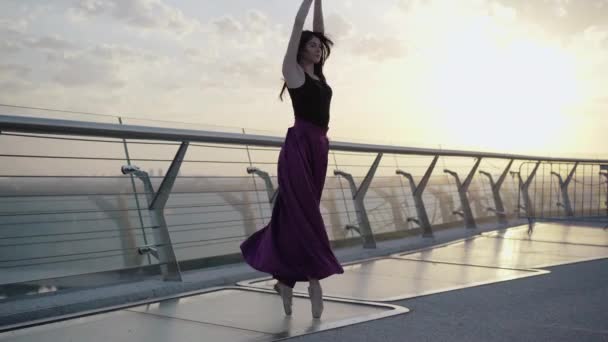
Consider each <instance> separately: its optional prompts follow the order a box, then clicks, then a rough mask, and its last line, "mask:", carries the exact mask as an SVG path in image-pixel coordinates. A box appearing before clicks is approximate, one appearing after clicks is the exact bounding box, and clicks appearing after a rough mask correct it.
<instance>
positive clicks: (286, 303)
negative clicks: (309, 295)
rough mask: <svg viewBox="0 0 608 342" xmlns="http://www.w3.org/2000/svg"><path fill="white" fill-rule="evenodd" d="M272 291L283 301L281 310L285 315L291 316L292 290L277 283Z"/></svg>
mask: <svg viewBox="0 0 608 342" xmlns="http://www.w3.org/2000/svg"><path fill="white" fill-rule="evenodd" d="M274 290H275V291H277V293H278V294H279V295H280V296H281V299H282V300H283V310H284V311H285V315H287V316H291V305H292V298H293V289H292V288H291V287H289V286H287V285H284V284H282V283H280V282H277V283H276V284H275V285H274Z"/></svg>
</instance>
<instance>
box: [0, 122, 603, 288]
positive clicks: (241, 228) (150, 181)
mask: <svg viewBox="0 0 608 342" xmlns="http://www.w3.org/2000/svg"><path fill="white" fill-rule="evenodd" d="M282 143H283V138H281V137H273V136H263V135H253V134H246V133H245V132H244V130H243V133H229V132H214V131H203V130H193V129H175V128H161V127H151V126H141V125H127V124H125V122H124V120H122V119H121V118H118V122H117V123H96V122H86V121H73V120H57V119H46V118H39V117H25V116H8V115H0V158H1V159H0V160H2V163H1V165H2V168H1V171H0V272H1V273H2V275H3V276H2V277H0V278H1V279H0V285H2V284H14V283H26V282H33V281H37V280H40V279H48V278H58V277H66V276H74V275H81V274H90V273H99V272H104V271H111V270H124V269H134V270H139V269H141V268H142V267H147V266H150V265H153V266H155V267H160V268H161V273H162V275H163V277H164V279H167V280H179V279H180V265H181V264H183V263H184V262H187V261H191V260H201V259H205V258H212V257H221V256H225V255H231V254H237V253H238V252H239V249H238V246H239V245H240V243H241V242H242V241H243V240H244V239H245V238H246V237H247V236H249V235H250V234H252V233H253V232H255V231H256V230H257V229H259V228H261V227H262V226H263V225H264V224H266V223H267V222H268V219H269V218H270V214H271V206H272V203H273V201H274V198H275V195H276V191H280V189H277V188H276V184H277V182H276V174H275V173H274V172H275V170H276V161H277V158H278V152H279V148H280V147H281V145H282ZM329 161H330V163H329V168H330V170H329V172H328V176H327V180H326V187H325V190H324V193H323V197H322V200H321V211H322V214H323V217H324V220H325V222H326V226H327V229H328V235H329V237H330V239H331V240H332V241H333V242H334V243H339V242H340V241H345V240H353V239H360V241H361V243H362V245H363V246H364V247H366V248H374V247H375V244H376V239H377V238H380V237H383V236H395V235H399V234H400V233H406V232H408V231H410V230H412V229H419V230H420V232H421V234H422V235H423V236H426V237H432V236H433V229H434V228H437V227H445V226H457V225H464V226H466V227H468V228H470V229H475V227H476V226H477V224H478V223H479V222H495V223H497V224H500V225H506V224H508V223H509V220H512V219H513V218H517V217H520V216H531V217H543V218H550V217H573V216H585V217H587V216H594V217H601V216H604V217H605V216H606V215H608V212H607V210H608V209H607V208H606V201H608V199H607V197H606V196H608V192H607V191H606V180H607V179H608V176H607V175H606V166H605V165H608V160H600V159H579V158H549V157H542V156H531V155H513V154H500V153H484V152H474V151H458V150H443V149H425V148H411V147H400V146H390V145H374V144H361V143H350V142H340V141H331V142H330V156H329ZM144 170H147V171H144ZM164 170H166V171H164Z"/></svg>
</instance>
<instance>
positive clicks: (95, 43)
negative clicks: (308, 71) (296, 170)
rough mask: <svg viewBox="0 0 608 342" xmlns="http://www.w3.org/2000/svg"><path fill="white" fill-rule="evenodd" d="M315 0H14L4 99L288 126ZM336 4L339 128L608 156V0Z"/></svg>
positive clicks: (445, 143) (1, 28)
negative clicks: (303, 31)
mask: <svg viewBox="0 0 608 342" xmlns="http://www.w3.org/2000/svg"><path fill="white" fill-rule="evenodd" d="M299 4H300V1H298V0H53V1H42V0H0V103H3V104H11V105H24V106H35V107H44V108H59V109H66V110H75V111H83V112H96V113H105V114H112V115H122V116H127V117H135V118H144V119H149V120H171V121H179V122H188V123H196V124H200V125H201V126H200V127H205V126H206V125H219V126H227V127H232V128H246V129H248V130H249V131H251V132H272V133H274V134H283V132H284V130H285V128H286V127H288V126H289V125H290V124H291V123H292V121H293V117H292V109H291V103H290V101H289V99H288V98H287V99H286V101H285V102H280V101H279V100H278V93H279V90H280V88H281V85H282V81H281V74H280V70H281V61H282V58H283V54H284V51H285V48H286V44H287V38H288V37H289V33H290V30H291V26H292V23H293V19H294V15H295V13H296V11H297V9H298V6H299ZM324 10H325V15H326V31H327V33H328V35H330V37H331V38H333V39H334V41H335V43H336V44H335V46H334V49H333V51H332V56H331V58H330V59H329V60H328V62H327V65H326V74H327V78H328V81H329V83H330V84H331V85H332V87H333V89H334V99H333V102H332V113H331V115H332V118H331V122H330V134H331V136H332V138H333V139H335V140H352V141H368V142H377V143H392V144H403V145H409V146H422V147H438V146H440V145H441V146H442V147H444V148H466V149H475V150H497V151H505V152H516V153H550V154H552V155H564V154H565V155H573V154H576V155H585V156H601V157H608V144H607V140H606V138H605V134H606V133H605V132H606V131H607V130H608V115H607V113H608V90H607V89H608V19H606V18H608V0H576V1H575V0H459V1H452V0H443V1H442V0H374V1H363V0H325V1H324ZM311 16H312V11H311ZM309 19H310V18H309ZM306 26H307V28H310V27H311V21H309V22H308V23H307V25H306ZM0 112H1V113H5V114H11V113H16V112H18V110H16V109H11V108H6V107H5V108H2V107H0Z"/></svg>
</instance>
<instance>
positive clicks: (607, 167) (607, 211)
mask: <svg viewBox="0 0 608 342" xmlns="http://www.w3.org/2000/svg"><path fill="white" fill-rule="evenodd" d="M600 170H602V171H600V175H602V176H604V177H605V178H606V202H604V205H605V206H606V215H608V165H602V166H600ZM603 170H606V171H603ZM607 227H608V226H607Z"/></svg>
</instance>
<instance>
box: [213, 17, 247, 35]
mask: <svg viewBox="0 0 608 342" xmlns="http://www.w3.org/2000/svg"><path fill="white" fill-rule="evenodd" d="M212 24H213V26H214V27H215V29H216V30H217V33H219V34H221V35H225V36H232V35H235V34H238V33H240V32H242V31H243V25H242V24H241V22H239V21H238V20H236V19H235V18H234V17H232V16H224V17H222V18H219V19H216V20H214V21H213V22H212Z"/></svg>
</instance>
